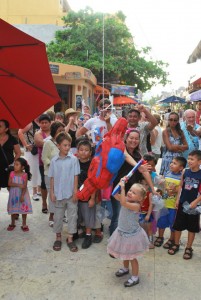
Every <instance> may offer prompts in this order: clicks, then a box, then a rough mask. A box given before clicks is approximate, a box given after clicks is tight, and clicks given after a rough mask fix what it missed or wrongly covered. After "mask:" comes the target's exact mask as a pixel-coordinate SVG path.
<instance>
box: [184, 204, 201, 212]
mask: <svg viewBox="0 0 201 300" xmlns="http://www.w3.org/2000/svg"><path fill="white" fill-rule="evenodd" d="M183 212H185V213H186V214H188V215H198V214H200V213H201V206H200V205H198V206H197V207H196V208H191V207H190V204H189V203H188V202H187V201H185V202H184V203H183Z"/></svg>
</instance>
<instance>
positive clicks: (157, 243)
mask: <svg viewBox="0 0 201 300" xmlns="http://www.w3.org/2000/svg"><path fill="white" fill-rule="evenodd" d="M163 242H164V238H163V237H160V236H158V237H157V238H156V240H155V242H154V246H156V247H161V246H162V244H163Z"/></svg>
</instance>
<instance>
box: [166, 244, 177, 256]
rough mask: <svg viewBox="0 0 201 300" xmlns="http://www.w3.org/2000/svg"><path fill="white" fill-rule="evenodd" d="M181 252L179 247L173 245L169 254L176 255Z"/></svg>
mask: <svg viewBox="0 0 201 300" xmlns="http://www.w3.org/2000/svg"><path fill="white" fill-rule="evenodd" d="M178 251H179V245H177V244H173V245H172V247H171V248H170V249H169V250H168V254H170V255H175V254H176V253H177V252H178Z"/></svg>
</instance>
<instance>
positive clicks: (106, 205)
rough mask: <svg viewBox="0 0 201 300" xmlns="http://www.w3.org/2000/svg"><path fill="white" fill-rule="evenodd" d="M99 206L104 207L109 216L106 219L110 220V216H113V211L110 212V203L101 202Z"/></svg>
mask: <svg viewBox="0 0 201 300" xmlns="http://www.w3.org/2000/svg"><path fill="white" fill-rule="evenodd" d="M101 206H102V207H104V208H105V209H107V211H108V213H109V215H108V217H107V218H108V219H110V220H111V219H112V215H113V211H112V204H111V201H110V200H109V201H101Z"/></svg>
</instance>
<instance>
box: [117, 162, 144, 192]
mask: <svg viewBox="0 0 201 300" xmlns="http://www.w3.org/2000/svg"><path fill="white" fill-rule="evenodd" d="M142 164H146V160H144V159H141V160H140V161H139V162H138V163H137V164H136V165H135V167H133V169H132V170H131V171H130V172H129V173H128V174H127V175H126V176H125V178H126V182H127V181H128V180H129V179H130V178H131V176H132V175H133V174H134V173H135V171H136V170H137V169H138V168H139V167H140V166H141V165H142ZM120 190H121V187H120V185H117V186H116V187H115V188H114V190H113V192H112V196H114V195H116V194H117V193H118V192H119V191H120Z"/></svg>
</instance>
